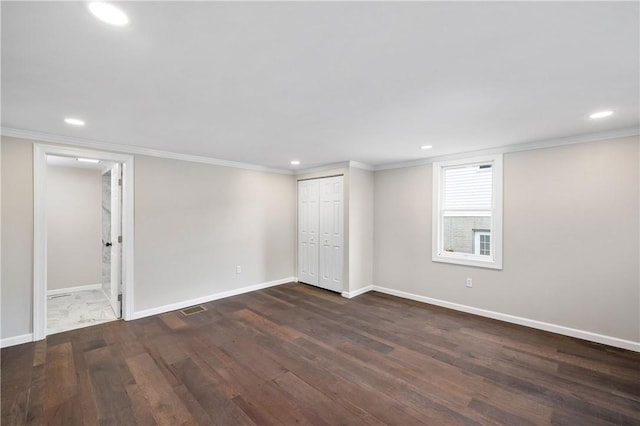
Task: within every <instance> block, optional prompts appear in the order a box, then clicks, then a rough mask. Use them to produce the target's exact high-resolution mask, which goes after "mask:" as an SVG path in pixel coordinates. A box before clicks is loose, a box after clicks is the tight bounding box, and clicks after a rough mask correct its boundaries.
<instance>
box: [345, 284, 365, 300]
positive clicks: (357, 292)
mask: <svg viewBox="0 0 640 426" xmlns="http://www.w3.org/2000/svg"><path fill="white" fill-rule="evenodd" d="M371 290H373V286H372V285H368V286H366V287H362V288H359V289H357V290H353V291H343V292H342V293H341V296H342V297H345V298H347V299H351V298H353V297H356V296H360V295H361V294H364V293H366V292H368V291H371Z"/></svg>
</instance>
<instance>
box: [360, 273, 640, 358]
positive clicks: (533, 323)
mask: <svg viewBox="0 0 640 426" xmlns="http://www.w3.org/2000/svg"><path fill="white" fill-rule="evenodd" d="M372 290H374V291H379V292H380V293H385V294H390V295H392V296H397V297H402V298H404V299H411V300H415V301H418V302H423V303H429V304H431V305H437V306H442V307H444V308H449V309H453V310H456V311H462V312H467V313H469V314H474V315H479V316H482V317H487V318H493V319H497V320H500V321H504V322H509V323H512V324H518V325H524V326H526V327H531V328H536V329H538V330H544V331H550V332H552V333H557V334H562V335H565V336H569V337H576V338H578V339H583V340H589V341H591V342H596V343H602V344H605V345H609V346H614V347H616V348H622V349H628V350H630V351H635V352H640V342H634V341H632V340H625V339H620V338H617V337H611V336H605V335H603V334H598V333H592V332H590V331H584V330H578V329H575V328H571V327H565V326H562V325H557V324H551V323H548V322H543V321H537V320H533V319H529V318H523V317H518V316H515V315H509V314H503V313H500V312H494V311H489V310H486V309H480V308H474V307H472V306H467V305H461V304H458V303H453V302H447V301H445V300H439V299H433V298H431V297H426V296H420V295H417V294H412V293H407V292H404V291H400V290H394V289H391V288H386V287H381V286H377V285H374V286H372Z"/></svg>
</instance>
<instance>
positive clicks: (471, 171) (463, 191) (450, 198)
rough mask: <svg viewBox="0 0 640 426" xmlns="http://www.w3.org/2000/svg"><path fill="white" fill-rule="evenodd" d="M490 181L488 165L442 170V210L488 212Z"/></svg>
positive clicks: (490, 171)
mask: <svg viewBox="0 0 640 426" xmlns="http://www.w3.org/2000/svg"><path fill="white" fill-rule="evenodd" d="M492 179H493V169H492V167H491V166H490V165H484V166H478V165H473V166H464V167H450V168H446V169H444V206H443V210H456V209H458V210H460V209H462V210H490V209H491V204H492V203H491V187H492Z"/></svg>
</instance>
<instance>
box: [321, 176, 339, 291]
mask: <svg viewBox="0 0 640 426" xmlns="http://www.w3.org/2000/svg"><path fill="white" fill-rule="evenodd" d="M318 182H319V184H320V263H319V266H320V277H319V278H320V279H319V282H318V285H319V286H320V287H323V288H326V289H328V290H333V291H338V292H342V290H343V288H342V262H343V260H342V259H343V247H344V235H343V233H344V224H343V218H344V194H343V177H342V176H337V177H332V178H325V179H318Z"/></svg>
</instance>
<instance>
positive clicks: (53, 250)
mask: <svg viewBox="0 0 640 426" xmlns="http://www.w3.org/2000/svg"><path fill="white" fill-rule="evenodd" d="M101 200H102V180H101V173H100V171H99V170H87V169H77V168H71V167H60V166H52V165H48V166H47V290H55V289H61V288H69V287H76V286H83V285H89V284H98V283H100V282H101V281H102V243H101V238H102V235H101V226H102V220H101V218H102V204H101V203H102V201H101Z"/></svg>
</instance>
